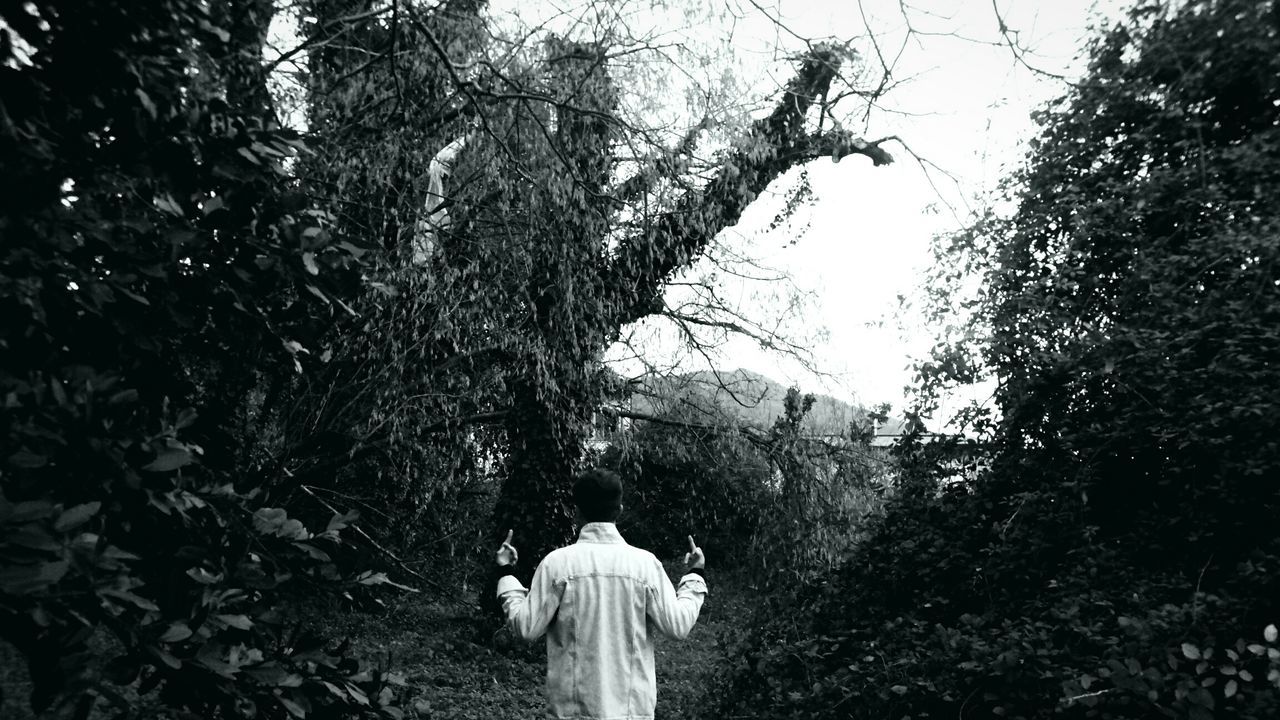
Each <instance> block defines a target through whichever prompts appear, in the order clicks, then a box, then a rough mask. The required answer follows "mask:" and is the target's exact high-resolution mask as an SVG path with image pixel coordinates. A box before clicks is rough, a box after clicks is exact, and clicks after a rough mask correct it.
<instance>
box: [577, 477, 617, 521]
mask: <svg viewBox="0 0 1280 720" xmlns="http://www.w3.org/2000/svg"><path fill="white" fill-rule="evenodd" d="M573 501H574V503H576V504H577V506H578V512H579V513H581V514H582V519H583V520H586V521H587V522H616V521H617V519H618V514H619V513H620V512H622V478H619V477H618V474H617V473H615V472H613V471H611V470H605V469H604V468H592V469H590V470H586V471H583V472H581V473H578V477H576V478H574V481H573Z"/></svg>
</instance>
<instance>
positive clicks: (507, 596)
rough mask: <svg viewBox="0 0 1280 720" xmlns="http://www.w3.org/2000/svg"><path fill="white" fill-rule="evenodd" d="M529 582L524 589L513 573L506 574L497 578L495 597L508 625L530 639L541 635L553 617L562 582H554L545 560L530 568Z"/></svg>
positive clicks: (532, 639) (562, 588) (558, 602)
mask: <svg viewBox="0 0 1280 720" xmlns="http://www.w3.org/2000/svg"><path fill="white" fill-rule="evenodd" d="M529 585H530V589H528V590H525V587H524V585H521V584H520V581H519V580H517V579H516V578H515V576H513V575H506V576H504V577H503V578H501V579H500V580H498V599H499V600H501V601H502V610H503V612H505V613H506V615H507V627H509V628H511V632H513V633H515V634H517V635H519V636H520V637H522V638H524V639H525V640H527V641H530V642H532V641H534V640H537V639H538V638H540V637H542V634H543V633H545V632H546V631H547V626H548V625H550V624H551V620H552V619H553V618H555V616H556V610H558V609H559V608H560V594H561V593H562V592H564V583H557V582H555V580H554V578H553V577H552V573H551V572H550V571H548V569H547V563H546V562H545V561H544V562H542V563H541V564H539V565H538V568H537V569H536V570H534V571H533V580H532V581H530V583H529Z"/></svg>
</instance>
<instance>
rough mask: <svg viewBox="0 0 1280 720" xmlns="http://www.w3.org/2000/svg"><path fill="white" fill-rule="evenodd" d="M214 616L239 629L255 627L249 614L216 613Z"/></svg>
mask: <svg viewBox="0 0 1280 720" xmlns="http://www.w3.org/2000/svg"><path fill="white" fill-rule="evenodd" d="M214 617H215V618H217V619H218V620H221V621H222V622H223V623H226V624H227V625H228V626H230V627H233V628H237V629H239V630H249V629H251V628H252V627H253V621H252V620H250V619H249V617H248V616H247V615H214Z"/></svg>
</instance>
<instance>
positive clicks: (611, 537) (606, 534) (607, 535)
mask: <svg viewBox="0 0 1280 720" xmlns="http://www.w3.org/2000/svg"><path fill="white" fill-rule="evenodd" d="M578 542H580V543H584V542H585V543H605V544H616V543H622V544H623V545H626V544H627V541H626V540H623V539H622V535H620V534H619V533H618V526H617V525H615V524H614V523H611V522H591V523H587V524H586V525H583V526H582V529H581V530H579V531H578Z"/></svg>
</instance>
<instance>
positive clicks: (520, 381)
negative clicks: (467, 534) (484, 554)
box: [481, 377, 586, 609]
mask: <svg viewBox="0 0 1280 720" xmlns="http://www.w3.org/2000/svg"><path fill="white" fill-rule="evenodd" d="M510 390H511V396H512V412H511V414H510V416H509V419H508V421H507V442H508V446H509V448H510V455H511V460H510V463H511V464H510V466H509V468H508V471H507V477H506V479H505V480H504V481H503V483H502V495H501V497H500V498H499V500H498V504H497V507H495V508H494V513H493V518H494V522H493V527H494V528H495V529H497V531H498V532H500V533H501V534H502V535H501V536H498V535H497V534H496V533H495V534H494V536H493V537H492V538H491V540H492V543H491V544H492V546H493V547H494V548H497V547H498V545H499V543H501V541H502V537H505V535H506V531H507V530H508V529H510V530H513V531H514V532H515V535H514V537H513V538H512V544H513V545H515V546H516V549H517V550H519V552H520V562H519V566H518V567H517V568H516V573H515V575H516V577H518V578H520V581H521V582H523V583H525V584H526V585H527V584H528V583H529V580H530V578H532V577H533V570H534V568H536V567H537V565H538V563H540V562H542V559H543V558H544V557H546V556H547V554H548V553H550V552H551V551H552V550H554V549H556V548H558V547H562V546H564V545H566V544H568V543H569V542H571V541H572V540H573V536H574V508H573V500H572V498H571V496H570V495H571V493H570V488H571V483H572V478H573V475H574V473H575V472H577V469H578V464H579V462H580V459H581V457H582V448H583V444H584V441H585V431H586V423H585V422H584V421H583V419H582V417H581V415H582V411H581V404H580V403H565V402H557V401H556V400H554V399H551V398H548V397H545V396H544V395H543V394H542V393H540V392H539V388H538V385H537V384H536V381H533V380H532V379H530V378H524V377H521V378H516V379H514V380H513V381H511V384H510ZM566 406H568V407H566ZM574 406H577V407H574ZM494 582H495V581H490V582H489V584H487V585H486V587H485V588H484V590H483V597H482V598H481V605H482V607H484V608H490V609H496V608H497V601H496V598H495V596H494Z"/></svg>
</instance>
